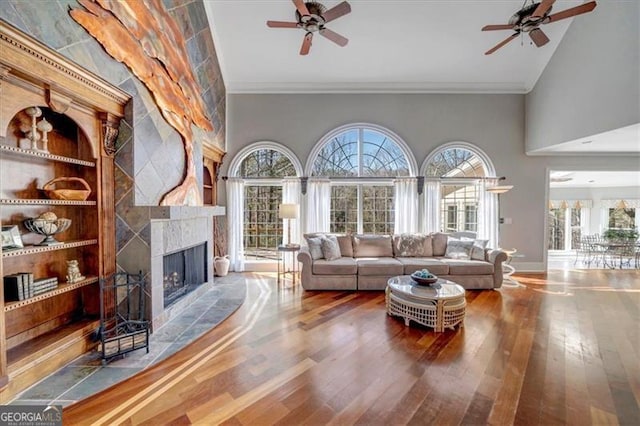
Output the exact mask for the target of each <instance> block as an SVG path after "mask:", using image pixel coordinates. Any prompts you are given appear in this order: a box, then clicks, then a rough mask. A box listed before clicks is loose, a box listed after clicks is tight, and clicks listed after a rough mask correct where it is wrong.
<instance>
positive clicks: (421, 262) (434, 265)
mask: <svg viewBox="0 0 640 426" xmlns="http://www.w3.org/2000/svg"><path fill="white" fill-rule="evenodd" d="M396 260H397V261H399V262H400V263H402V266H403V267H404V271H403V272H402V274H403V275H411V274H413V273H414V272H415V271H419V270H420V269H428V270H429V272H431V273H432V274H434V275H449V265H447V264H446V263H445V262H443V261H442V260H439V259H434V258H424V257H398V258H396Z"/></svg>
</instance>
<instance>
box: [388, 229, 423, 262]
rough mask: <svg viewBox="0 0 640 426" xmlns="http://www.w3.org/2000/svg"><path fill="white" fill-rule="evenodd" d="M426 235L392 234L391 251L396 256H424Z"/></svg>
mask: <svg viewBox="0 0 640 426" xmlns="http://www.w3.org/2000/svg"><path fill="white" fill-rule="evenodd" d="M425 240H426V235H423V234H401V235H394V236H393V251H394V252H395V255H396V256H398V257H422V256H425Z"/></svg>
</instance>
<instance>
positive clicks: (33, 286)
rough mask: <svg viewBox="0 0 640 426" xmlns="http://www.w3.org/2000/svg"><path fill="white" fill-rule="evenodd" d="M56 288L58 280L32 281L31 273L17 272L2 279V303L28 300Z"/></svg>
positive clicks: (51, 278)
mask: <svg viewBox="0 0 640 426" xmlns="http://www.w3.org/2000/svg"><path fill="white" fill-rule="evenodd" d="M57 287H58V278H57V277H49V278H39V279H37V280H34V278H33V274H32V273H31V272H19V273H17V274H10V275H6V276H5V277H4V301H5V302H17V301H20V300H25V299H29V298H30V297H33V296H37V295H39V294H42V293H46V292H47V291H51V290H54V289H56V288H57Z"/></svg>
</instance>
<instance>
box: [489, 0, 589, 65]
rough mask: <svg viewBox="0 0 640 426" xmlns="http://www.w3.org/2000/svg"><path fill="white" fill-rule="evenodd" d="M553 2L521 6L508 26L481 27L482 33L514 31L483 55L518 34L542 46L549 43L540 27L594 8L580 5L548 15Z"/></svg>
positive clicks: (543, 0) (545, 1)
mask: <svg viewBox="0 0 640 426" xmlns="http://www.w3.org/2000/svg"><path fill="white" fill-rule="evenodd" d="M554 2H555V0H542V1H541V2H540V3H533V2H532V3H531V4H530V5H528V6H527V5H526V0H525V5H523V7H522V9H520V10H519V11H517V12H516V13H515V14H514V15H513V16H512V17H511V18H510V19H509V23H508V24H504V25H486V26H484V27H482V31H497V30H513V31H515V32H514V33H513V34H511V35H510V36H509V37H508V38H506V39H505V40H503V41H501V42H500V43H498V44H497V45H495V46H494V47H493V48H491V49H489V50H487V51H486V52H485V55H490V54H492V53H493V52H495V51H496V50H498V49H500V48H501V47H502V46H504V45H505V44H507V43H509V42H510V41H511V40H513V39H514V38H516V37H517V36H518V35H520V33H523V32H526V33H529V37H531V40H532V41H533V42H534V43H535V45H536V46H537V47H541V46H544V45H545V44H547V43H548V42H549V38H548V37H547V35H546V34H545V33H544V32H543V31H542V30H541V29H540V25H542V24H549V23H551V22H556V21H559V20H561V19H566V18H571V17H572V16H576V15H581V14H583V13H587V12H591V11H592V10H593V9H595V7H596V2H595V1H590V2H588V3H584V4H581V5H579V6H576V7H571V8H569V9H565V10H562V11H560V12H558V13H554V14H550V13H551V7H552V6H553V3H554Z"/></svg>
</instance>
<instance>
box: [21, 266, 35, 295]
mask: <svg viewBox="0 0 640 426" xmlns="http://www.w3.org/2000/svg"><path fill="white" fill-rule="evenodd" d="M18 275H22V287H23V293H24V296H25V299H28V298H30V297H33V296H34V295H33V274H32V273H31V272H18Z"/></svg>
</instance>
